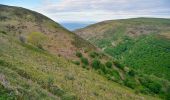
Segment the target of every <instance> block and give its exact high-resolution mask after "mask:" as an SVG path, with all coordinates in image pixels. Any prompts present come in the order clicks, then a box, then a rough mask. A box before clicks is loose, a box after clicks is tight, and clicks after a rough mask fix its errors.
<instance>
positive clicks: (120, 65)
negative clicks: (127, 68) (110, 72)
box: [114, 61, 124, 70]
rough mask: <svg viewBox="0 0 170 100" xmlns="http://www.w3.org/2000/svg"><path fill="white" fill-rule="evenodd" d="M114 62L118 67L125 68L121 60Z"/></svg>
mask: <svg viewBox="0 0 170 100" xmlns="http://www.w3.org/2000/svg"><path fill="white" fill-rule="evenodd" d="M114 64H115V66H116V67H118V68H120V69H122V70H124V66H123V65H122V64H120V63H119V62H117V61H115V62H114Z"/></svg>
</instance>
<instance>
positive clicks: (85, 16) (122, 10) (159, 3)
mask: <svg viewBox="0 0 170 100" xmlns="http://www.w3.org/2000/svg"><path fill="white" fill-rule="evenodd" d="M0 4H6V5H12V6H20V7H24V8H28V9H32V10H34V11H38V12H40V13H43V14H44V15H46V16H48V17H50V18H52V19H53V20H55V21H57V22H60V23H71V22H77V23H79V22H83V23H89V22H99V21H103V20H111V19H124V18H134V17H160V18H170V0H0Z"/></svg>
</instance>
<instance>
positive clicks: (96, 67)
mask: <svg viewBox="0 0 170 100" xmlns="http://www.w3.org/2000/svg"><path fill="white" fill-rule="evenodd" d="M100 64H101V62H100V60H98V59H94V60H93V61H92V67H93V68H94V69H99V68H100Z"/></svg>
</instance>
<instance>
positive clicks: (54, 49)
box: [0, 5, 159, 100]
mask: <svg viewBox="0 0 170 100" xmlns="http://www.w3.org/2000/svg"><path fill="white" fill-rule="evenodd" d="M105 63H106V64H105ZM113 64H114V63H113V62H112V59H111V58H110V57H108V56H106V55H105V54H103V53H102V52H100V51H99V50H98V49H97V48H96V47H95V46H93V45H92V44H90V43H89V42H87V41H86V40H84V39H82V38H80V37H79V36H77V35H75V34H74V33H72V32H70V31H68V30H66V29H65V28H63V27H62V26H61V25H59V24H58V23H56V22H54V21H52V20H51V19H49V18H47V17H45V16H43V15H42V14H39V13H37V12H34V11H30V10H27V9H24V8H20V7H12V6H5V5H0V69H1V70H0V100H42V99H43V100H117V99H121V100H132V99H134V100H141V99H148V100H156V99H159V98H158V97H157V95H156V96H154V97H151V96H146V95H143V94H140V93H136V92H135V91H134V90H132V89H129V88H127V87H125V86H124V85H120V84H121V82H123V79H124V74H123V73H124V71H122V70H121V69H119V68H118V67H116V66H115V65H113ZM106 66H107V67H106ZM116 82H117V83H116ZM118 82H120V84H118Z"/></svg>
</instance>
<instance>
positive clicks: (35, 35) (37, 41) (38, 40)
mask: <svg viewBox="0 0 170 100" xmlns="http://www.w3.org/2000/svg"><path fill="white" fill-rule="evenodd" d="M46 39H47V37H46V36H45V35H44V34H43V33H39V32H32V33H30V34H29V35H28V41H29V42H30V43H31V44H33V45H35V46H37V47H39V48H40V49H41V48H42V45H43V44H44V43H45V40H46Z"/></svg>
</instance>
